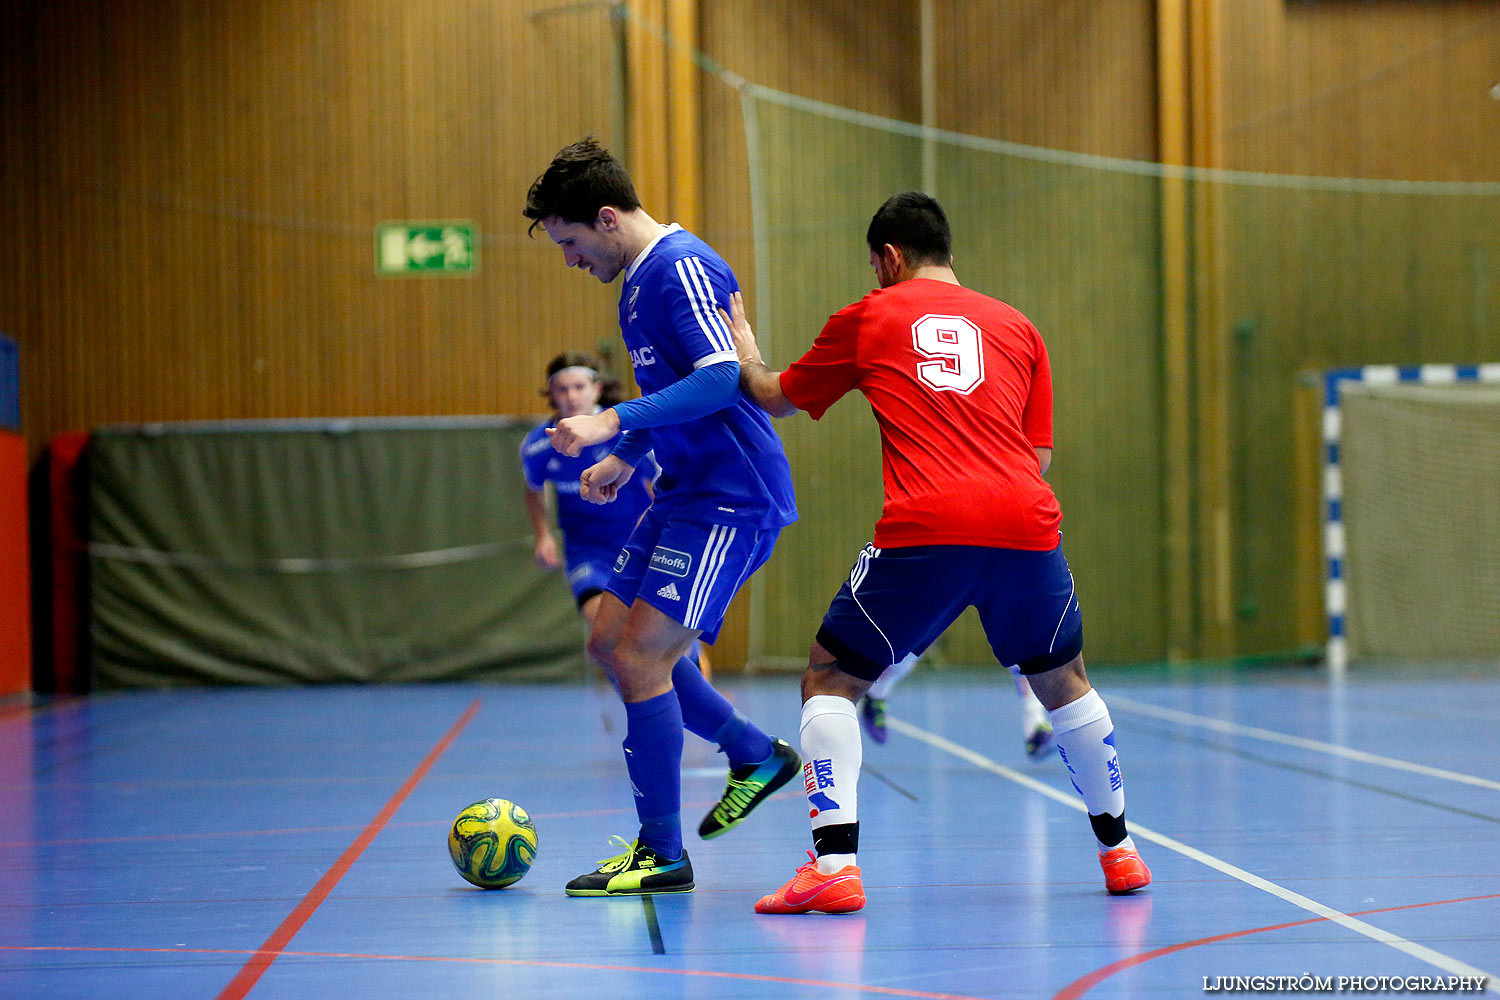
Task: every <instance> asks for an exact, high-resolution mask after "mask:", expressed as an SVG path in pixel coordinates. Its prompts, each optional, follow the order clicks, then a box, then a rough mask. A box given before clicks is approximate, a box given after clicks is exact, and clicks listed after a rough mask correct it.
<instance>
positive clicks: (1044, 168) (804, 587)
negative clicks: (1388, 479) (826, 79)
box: [741, 85, 1500, 663]
mask: <svg viewBox="0 0 1500 1000" xmlns="http://www.w3.org/2000/svg"><path fill="white" fill-rule="evenodd" d="M741 93H742V107H743V109H744V112H745V124H746V131H747V146H748V148H749V152H750V158H751V163H750V173H751V188H752V200H753V210H754V223H755V241H756V250H755V259H756V282H757V285H756V293H757V294H756V303H755V306H756V311H757V315H756V319H757V327H758V331H759V333H760V335H761V337H762V343H763V347H764V349H765V352H766V355H767V360H768V361H769V362H770V364H771V365H772V367H777V368H779V367H784V366H785V364H786V363H788V362H790V361H792V360H794V359H795V358H796V357H797V356H799V355H800V354H801V353H802V351H803V350H805V349H806V347H807V346H808V345H809V344H810V343H811V341H812V338H813V337H814V336H815V335H816V333H817V331H818V330H819V329H820V328H821V326H822V323H823V321H824V320H825V319H826V318H827V316H828V315H829V314H830V313H831V312H833V311H834V310H836V309H838V308H840V307H842V306H843V305H845V304H847V303H848V302H851V301H853V300H855V299H857V298H859V297H860V296H861V295H863V294H864V293H865V292H867V291H868V290H869V289H870V288H871V287H872V285H873V275H872V272H871V269H870V266H869V261H868V251H867V249H866V248H865V245H864V233H865V227H866V226H867V225H868V222H869V219H870V216H871V215H872V214H873V212H874V210H875V209H876V208H877V207H878V206H879V205H880V204H881V203H882V202H883V201H884V200H885V199H886V198H887V197H889V196H890V195H891V194H892V193H894V192H896V191H899V190H904V189H910V188H922V189H926V190H929V191H931V192H932V193H934V194H936V196H937V197H938V198H939V200H940V201H941V202H942V203H943V206H944V208H945V209H946V211H947V213H948V215H949V218H950V221H951V222H952V225H953V231H954V252H955V267H956V270H957V273H958V275H959V278H960V280H961V281H963V282H964V283H965V284H967V285H969V286H970V287H973V288H976V289H978V290H980V291H983V292H986V293H988V294H991V295H994V296H996V297H998V298H1001V299H1004V300H1005V301H1007V302H1009V303H1011V304H1012V305H1014V306H1016V307H1017V308H1019V309H1021V310H1022V311H1023V312H1024V313H1026V314H1027V315H1028V316H1029V317H1030V318H1031V319H1032V321H1033V322H1034V323H1035V324H1036V325H1037V327H1038V329H1039V330H1041V332H1042V335H1043V337H1044V338H1045V339H1046V341H1047V344H1048V349H1049V352H1050V355H1051V359H1052V367H1053V376H1054V383H1055V405H1056V442H1057V450H1056V458H1055V461H1054V464H1053V469H1052V471H1051V472H1050V473H1049V475H1048V478H1049V480H1050V481H1051V483H1052V484H1053V487H1054V489H1055V490H1056V491H1057V493H1058V496H1059V498H1060V500H1061V502H1062V506H1063V512H1064V522H1063V533H1064V534H1063V538H1064V547H1065V548H1066V551H1067V553H1068V558H1069V561H1070V563H1071V564H1072V566H1073V569H1074V572H1075V576H1076V578H1077V580H1078V587H1079V594H1080V597H1081V600H1082V603H1083V607H1084V611H1085V622H1086V633H1087V636H1088V639H1087V648H1088V649H1089V650H1090V656H1091V657H1092V658H1093V659H1096V660H1110V661H1138V660H1148V659H1157V658H1162V657H1166V656H1168V655H1169V654H1176V655H1189V656H1207V657H1218V656H1254V655H1276V654H1280V653H1284V652H1287V651H1297V650H1303V649H1306V648H1307V647H1308V646H1309V644H1310V643H1311V644H1316V643H1318V642H1319V641H1321V636H1322V618H1321V611H1320V608H1321V601H1320V597H1321V589H1320V586H1319V582H1320V578H1321V559H1320V552H1319V550H1318V546H1317V541H1318V527H1317V525H1318V520H1319V510H1318V479H1317V469H1316V447H1317V426H1316V419H1317V418H1316V397H1315V395H1314V394H1312V393H1310V391H1309V390H1307V389H1306V388H1299V386H1305V380H1304V381H1302V382H1299V373H1304V372H1307V371H1311V370H1321V369H1324V368H1328V367H1333V366H1341V365H1357V364H1367V363H1401V364H1418V363H1425V362H1451V361H1483V360H1489V358H1490V356H1494V355H1500V337H1497V335H1496V328H1497V326H1500V315H1497V310H1500V295H1497V293H1496V291H1495V278H1494V275H1493V271H1494V269H1495V266H1496V264H1497V263H1500V185H1493V184H1490V185H1481V184H1436V183H1409V182H1377V181H1353V180H1337V179H1319V178H1295V177H1277V176H1269V175H1254V174H1241V173H1233V172H1225V171H1193V170H1188V169H1183V168H1164V167H1160V166H1157V165H1154V164H1145V163H1139V162H1135V161H1124V160H1113V159H1108V158H1103V157H1092V156H1084V155H1078V154H1071V153H1062V152H1058V151H1052V150H1040V149H1035V148H1030V147H1024V146H1018V145H1014V144H1009V143H1003V142H998V141H991V140H984V139H977V138H974V137H970V136H962V135H955V134H951V133H945V132H938V131H935V130H924V129H922V128H921V127H919V126H914V125H910V124H906V123H902V122H895V121H890V120H886V119H881V118H878V117H875V116H871V115H865V114H861V113H856V112H852V111H849V110H847V109H842V108H836V107H831V106H828V105H822V104H818V103H816V102H812V101H807V100H804V99H800V98H796V97H792V96H790V95H786V94H781V93H778V92H775V91H771V90H768V89H765V88H761V87H757V86H754V85H749V86H745V87H744V88H742V91H741ZM1174 316H1176V317H1180V322H1179V327H1180V335H1179V334H1177V333H1174V327H1173V323H1174V319H1173V317H1174ZM1309 401H1311V403H1310V405H1309ZM1307 412H1311V413H1312V416H1311V418H1306V417H1305V416H1302V415H1303V414H1305V413H1307ZM778 427H779V429H780V430H781V432H782V435H783V438H784V440H785V441H786V445H787V450H788V452H789V455H790V458H791V464H792V470H793V474H794V476H795V478H796V485H797V494H798V503H799V507H800V509H801V512H802V519H801V521H799V522H798V523H797V524H796V525H794V526H793V527H791V528H790V529H788V531H787V532H786V533H785V535H784V536H783V539H782V541H781V543H780V544H779V546H778V548H777V552H776V555H775V556H774V557H773V559H772V561H771V563H770V564H769V565H768V566H767V568H766V569H765V570H763V571H762V573H761V574H759V576H758V579H757V582H756V584H755V587H756V589H755V600H754V602H753V611H752V633H751V641H752V656H753V657H754V658H755V659H756V660H757V661H759V662H763V663H779V662H788V663H790V662H796V661H798V660H800V659H802V658H803V657H804V656H805V654H806V649H807V645H808V640H809V638H810V637H811V635H812V634H813V632H814V631H815V630H816V627H817V623H818V621H819V618H820V616H821V612H822V610H823V609H824V608H825V607H826V605H827V602H828V600H829V598H830V597H831V596H832V595H833V594H834V592H835V591H836V590H837V588H838V586H839V585H840V583H841V582H842V580H843V579H844V577H845V576H846V575H847V572H848V568H849V565H850V564H851V563H852V562H853V559H854V556H855V555H856V553H857V552H858V549H859V547H860V545H862V544H863V543H864V542H866V541H867V540H868V539H869V536H870V532H871V530H872V527H873V524H874V521H875V519H876V516H877V513H878V510H879V506H880V492H881V486H880V471H879V469H880V466H879V451H878V448H879V442H878V436H877V432H876V429H875V426H874V422H873V420H872V419H870V417H869V414H868V406H867V405H866V404H865V402H864V401H863V398H862V397H858V396H854V397H851V398H849V399H846V400H845V401H843V402H841V403H840V404H838V405H837V406H836V407H835V408H834V409H833V410H832V411H830V413H829V414H828V416H827V417H825V418H824V419H823V420H822V421H821V422H820V423H818V424H813V423H812V422H811V421H809V420H807V418H806V417H802V416H799V417H796V418H793V419H791V420H787V421H783V422H780V423H779V424H778ZM1301 458H1305V461H1304V460H1301ZM1174 484H1175V485H1174ZM937 652H938V655H939V658H941V659H947V660H949V661H955V662H985V661H987V660H988V658H989V654H988V647H987V645H986V644H985V642H984V640H983V638H982V636H981V635H980V634H979V631H978V628H977V624H976V623H975V622H973V621H972V620H961V621H960V622H959V623H958V624H957V625H956V626H955V627H954V628H953V629H951V630H950V631H949V633H948V634H947V635H946V636H945V637H944V639H943V641H942V644H941V646H940V648H939V649H938V650H937Z"/></svg>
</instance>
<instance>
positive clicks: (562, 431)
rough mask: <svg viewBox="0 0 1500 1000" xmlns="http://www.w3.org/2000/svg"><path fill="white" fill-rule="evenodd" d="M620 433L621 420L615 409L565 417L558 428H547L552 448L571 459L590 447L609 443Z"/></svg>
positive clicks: (558, 423)
mask: <svg viewBox="0 0 1500 1000" xmlns="http://www.w3.org/2000/svg"><path fill="white" fill-rule="evenodd" d="M618 433H620V418H619V416H618V415H616V413H615V411H614V410H613V409H608V410H603V411H601V412H599V413H585V414H579V415H578V416H576V417H564V418H563V419H561V420H559V421H558V422H557V426H556V427H548V428H547V437H549V438H551V439H552V447H553V448H555V449H557V450H558V451H560V452H562V453H563V454H564V455H567V456H568V457H569V458H577V457H578V455H579V453H580V452H582V451H583V449H585V448H587V447H588V446H589V445H591V444H600V443H601V442H604V441H608V440H609V439H610V438H612V437H614V436H615V435H616V434H618Z"/></svg>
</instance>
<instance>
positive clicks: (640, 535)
mask: <svg viewBox="0 0 1500 1000" xmlns="http://www.w3.org/2000/svg"><path fill="white" fill-rule="evenodd" d="M779 534H781V529H779V528H762V529H759V530H757V529H755V528H746V527H743V526H738V527H736V526H731V525H724V524H708V523H704V522H701V521H669V520H665V519H663V518H662V517H661V515H659V514H658V513H657V512H656V511H655V510H648V511H647V512H646V516H645V517H643V518H641V523H640V524H638V525H636V528H635V531H633V532H631V534H630V540H629V541H628V542H626V543H625V547H624V548H623V549H621V550H620V555H619V558H618V559H617V560H615V569H614V575H613V576H611V577H610V581H609V585H608V586H607V587H606V588H605V589H606V590H608V591H609V592H610V593H611V594H614V595H615V596H616V597H618V598H619V599H620V600H621V601H623V602H624V603H625V606H626V607H629V606H630V605H632V604H634V603H635V601H636V599H637V598H639V599H641V600H643V601H645V602H646V603H647V604H649V605H651V606H652V607H653V608H656V609H657V610H658V611H660V612H662V613H663V614H665V615H666V616H667V617H668V618H671V619H673V620H674V621H678V622H681V623H682V624H683V625H685V626H687V627H688V628H691V629H697V630H698V631H699V632H701V633H702V636H703V641H704V642H710V643H711V642H713V641H714V639H716V638H718V635H719V629H720V627H722V626H723V624H724V613H725V612H726V611H728V610H729V602H730V601H732V600H734V595H735V594H737V593H739V589H740V587H741V586H743V585H744V582H745V581H746V580H748V579H750V574H751V573H754V572H755V571H756V570H757V569H759V568H760V567H761V564H763V563H764V562H765V561H766V560H767V559H769V558H770V557H771V548H772V546H774V545H775V544H776V536H777V535H779Z"/></svg>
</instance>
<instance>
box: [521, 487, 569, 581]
mask: <svg viewBox="0 0 1500 1000" xmlns="http://www.w3.org/2000/svg"><path fill="white" fill-rule="evenodd" d="M526 516H527V517H528V518H530V519H531V534H532V537H533V538H534V539H535V541H536V547H535V548H534V549H533V552H532V555H533V557H534V558H535V559H536V563H537V565H538V566H540V567H542V568H543V569H561V568H562V555H561V553H560V552H559V551H558V547H557V537H556V536H555V535H553V534H552V527H551V525H549V524H548V523H547V498H546V494H545V493H542V492H541V491H539V490H532V489H528V490H527V491H526Z"/></svg>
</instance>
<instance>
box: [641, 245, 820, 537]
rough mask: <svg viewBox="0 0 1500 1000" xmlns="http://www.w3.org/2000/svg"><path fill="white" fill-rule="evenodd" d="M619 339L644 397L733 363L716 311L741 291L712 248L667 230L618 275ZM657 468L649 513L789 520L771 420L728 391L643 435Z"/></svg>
mask: <svg viewBox="0 0 1500 1000" xmlns="http://www.w3.org/2000/svg"><path fill="white" fill-rule="evenodd" d="M624 279H625V280H624V282H623V286H624V287H623V288H622V289H621V292H620V332H621V334H622V336H623V337H624V339H625V346H626V347H627V348H628V349H629V350H630V363H631V365H632V366H633V367H634V369H635V380H636V384H637V385H639V386H640V387H641V392H642V393H643V394H650V393H653V392H657V391H659V390H661V389H664V388H666V387H667V386H669V385H671V384H672V383H674V382H677V381H679V380H680V379H683V378H685V377H687V376H688V375H691V374H692V373H693V372H694V371H696V370H697V369H699V368H701V367H703V366H705V365H710V364H719V363H726V362H735V361H736V360H737V359H736V355H735V352H734V338H733V337H732V336H731V335H730V332H729V326H728V324H727V323H725V322H724V319H723V317H721V316H720V315H719V313H718V310H719V309H720V308H723V309H724V310H726V311H727V310H728V309H729V294H730V293H731V292H734V291H738V290H739V287H740V286H739V282H738V281H736V280H735V277H734V272H733V271H731V270H730V269H729V265H728V264H726V263H724V260H723V258H721V257H720V256H719V255H718V254H717V253H715V252H714V250H713V248H712V247H710V246H709V245H708V244H707V243H704V242H703V241H702V240H700V239H699V238H698V237H696V236H694V235H693V234H692V233H690V232H688V231H687V230H685V229H683V228H682V227H681V226H677V225H673V226H670V227H668V228H667V229H665V230H664V231H663V233H662V235H661V236H660V237H658V238H657V239H656V241H655V242H653V243H652V244H651V245H650V246H648V247H647V248H646V249H645V250H644V251H643V252H642V253H641V255H640V256H639V257H637V258H636V260H635V261H633V262H632V263H631V265H630V267H629V268H627V269H626V270H625V273H624ZM646 433H648V434H649V435H650V439H651V447H652V449H653V450H654V451H655V452H656V457H657V460H658V461H659V462H660V463H661V465H662V468H663V469H664V470H665V471H664V473H663V474H662V477H661V479H660V480H659V481H658V483H657V488H656V503H655V505H654V508H653V509H654V510H655V511H656V512H657V513H658V514H660V515H662V516H663V517H664V518H666V519H669V520H670V519H684V520H692V521H707V522H712V523H715V524H725V525H739V526H744V527H751V528H756V529H764V528H781V527H783V526H785V525H788V524H791V523H792V522H793V521H795V520H796V519H797V504H796V499H795V496H794V494H793V491H792V474H791V469H790V467H789V466H788V465H787V460H786V451H785V450H784V449H783V448H782V446H781V438H780V437H778V436H777V434H776V431H775V430H773V429H772V427H771V418H770V416H768V415H767V414H766V412H765V411H764V410H762V409H761V408H760V407H759V406H757V405H756V404H755V403H754V402H753V401H751V400H750V399H748V398H747V397H746V396H745V395H744V393H742V392H738V391H737V392H736V400H735V403H734V405H732V406H728V407H725V408H724V409H722V410H718V411H716V412H714V413H710V414H708V415H707V416H704V417H700V418H698V419H696V420H691V421H688V422H687V423H682V424H671V425H664V426H660V427H652V428H650V430H649V431H647V432H646Z"/></svg>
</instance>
